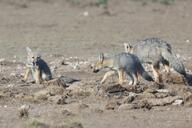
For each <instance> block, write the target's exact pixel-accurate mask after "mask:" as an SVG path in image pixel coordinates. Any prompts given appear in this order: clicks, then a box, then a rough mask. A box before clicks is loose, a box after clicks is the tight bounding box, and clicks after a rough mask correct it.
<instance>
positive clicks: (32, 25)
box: [0, 0, 192, 58]
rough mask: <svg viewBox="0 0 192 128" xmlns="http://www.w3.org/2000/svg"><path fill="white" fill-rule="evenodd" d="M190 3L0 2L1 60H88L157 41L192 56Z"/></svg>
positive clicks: (182, 0) (109, 0) (98, 0)
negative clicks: (34, 56) (34, 53)
mask: <svg viewBox="0 0 192 128" xmlns="http://www.w3.org/2000/svg"><path fill="white" fill-rule="evenodd" d="M191 15H192V1H191V0H0V57H1V58H2V57H3V58H12V57H13V56H18V57H23V56H25V47H26V46H29V47H31V48H32V49H37V50H39V51H42V52H43V53H44V54H55V55H64V56H78V57H91V56H96V55H98V53H99V52H107V53H114V52H120V51H123V50H124V49H123V42H130V43H132V44H134V43H135V42H136V41H138V40H141V39H144V38H147V37H160V38H162V39H164V40H167V41H168V42H170V43H171V44H172V46H173V47H174V48H175V49H176V51H177V52H178V53H180V54H182V55H186V56H190V55H191V53H192V52H191V45H192V44H191V43H192V42H191V41H192V29H191V28H192V16H191Z"/></svg>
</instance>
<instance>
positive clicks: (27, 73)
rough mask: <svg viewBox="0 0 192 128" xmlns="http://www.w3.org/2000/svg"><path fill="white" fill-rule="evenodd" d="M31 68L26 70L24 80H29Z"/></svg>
mask: <svg viewBox="0 0 192 128" xmlns="http://www.w3.org/2000/svg"><path fill="white" fill-rule="evenodd" d="M30 71H31V70H30V68H27V70H26V72H25V75H24V78H23V79H22V80H23V81H27V79H28V77H29V73H30Z"/></svg>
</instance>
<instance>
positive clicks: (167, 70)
mask: <svg viewBox="0 0 192 128" xmlns="http://www.w3.org/2000/svg"><path fill="white" fill-rule="evenodd" d="M164 67H165V71H166V73H167V74H169V73H170V67H169V65H166V64H165V65H164Z"/></svg>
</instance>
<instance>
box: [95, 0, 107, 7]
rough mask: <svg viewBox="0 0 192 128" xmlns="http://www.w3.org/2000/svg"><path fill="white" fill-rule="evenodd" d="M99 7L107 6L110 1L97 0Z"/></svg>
mask: <svg viewBox="0 0 192 128" xmlns="http://www.w3.org/2000/svg"><path fill="white" fill-rule="evenodd" d="M97 1H98V4H99V5H102V6H107V3H108V0H97Z"/></svg>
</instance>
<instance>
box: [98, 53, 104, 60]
mask: <svg viewBox="0 0 192 128" xmlns="http://www.w3.org/2000/svg"><path fill="white" fill-rule="evenodd" d="M99 60H100V61H101V62H103V60H104V54H103V53H100V55H99Z"/></svg>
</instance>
